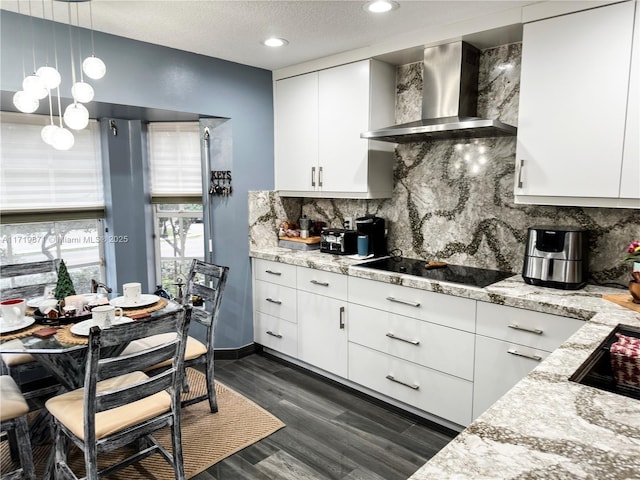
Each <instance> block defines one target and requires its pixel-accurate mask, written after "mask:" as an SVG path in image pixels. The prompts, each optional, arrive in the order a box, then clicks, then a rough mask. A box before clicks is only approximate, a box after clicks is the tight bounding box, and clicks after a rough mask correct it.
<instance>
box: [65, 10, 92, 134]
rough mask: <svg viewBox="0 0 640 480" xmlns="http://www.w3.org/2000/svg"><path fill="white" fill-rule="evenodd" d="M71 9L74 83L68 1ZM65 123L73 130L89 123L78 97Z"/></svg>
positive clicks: (72, 69)
mask: <svg viewBox="0 0 640 480" xmlns="http://www.w3.org/2000/svg"><path fill="white" fill-rule="evenodd" d="M67 7H68V11H69V50H70V51H71V80H72V85H74V86H75V84H76V62H75V59H74V57H75V55H74V54H73V35H72V32H71V23H72V21H71V3H67ZM63 118H64V123H65V124H66V125H67V127H69V128H71V129H73V130H82V129H83V128H85V127H86V126H87V125H88V124H89V111H88V110H87V108H86V107H85V106H84V105H82V104H81V103H78V101H77V99H76V98H75V96H74V98H73V103H72V104H70V105H69V106H68V107H67V108H66V109H65V111H64V116H63Z"/></svg>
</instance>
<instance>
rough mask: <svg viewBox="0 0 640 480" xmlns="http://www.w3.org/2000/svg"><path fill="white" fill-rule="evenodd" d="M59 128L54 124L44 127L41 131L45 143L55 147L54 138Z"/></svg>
mask: <svg viewBox="0 0 640 480" xmlns="http://www.w3.org/2000/svg"><path fill="white" fill-rule="evenodd" d="M59 128H60V127H58V126H57V125H53V124H51V125H47V126H45V127H42V130H40V136H41V137H42V140H44V143H46V144H47V145H53V138H54V136H55V134H56V132H57V131H58V129H59Z"/></svg>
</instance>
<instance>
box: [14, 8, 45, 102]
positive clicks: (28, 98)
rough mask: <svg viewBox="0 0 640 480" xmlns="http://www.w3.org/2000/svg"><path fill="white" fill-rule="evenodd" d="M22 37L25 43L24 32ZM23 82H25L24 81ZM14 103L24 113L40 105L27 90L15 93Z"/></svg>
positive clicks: (23, 69)
mask: <svg viewBox="0 0 640 480" xmlns="http://www.w3.org/2000/svg"><path fill="white" fill-rule="evenodd" d="M18 13H20V2H18ZM23 32H24V30H23ZM22 37H23V38H22V40H23V42H22V43H24V33H23V34H22ZM22 76H23V77H25V76H26V75H25V66H24V54H23V55H22ZM23 84H24V81H23ZM23 88H24V86H23ZM13 104H14V105H15V107H16V108H17V109H18V110H20V111H21V112H23V113H33V112H35V111H36V110H37V109H38V107H39V106H40V101H39V100H38V99H37V98H36V97H35V95H33V94H31V93H29V92H27V91H25V90H19V91H17V92H16V93H14V94H13Z"/></svg>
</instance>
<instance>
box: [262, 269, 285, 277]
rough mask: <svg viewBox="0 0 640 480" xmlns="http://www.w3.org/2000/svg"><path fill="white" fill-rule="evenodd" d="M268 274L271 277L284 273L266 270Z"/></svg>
mask: <svg viewBox="0 0 640 480" xmlns="http://www.w3.org/2000/svg"><path fill="white" fill-rule="evenodd" d="M265 272H266V273H268V274H270V275H278V276H280V275H282V272H274V271H273V270H265Z"/></svg>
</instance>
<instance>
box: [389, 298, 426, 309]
mask: <svg viewBox="0 0 640 480" xmlns="http://www.w3.org/2000/svg"><path fill="white" fill-rule="evenodd" d="M387 300H389V301H390V302H395V303H402V304H403V305H410V306H412V307H419V306H420V304H419V303H418V302H411V301H409V300H402V299H399V298H395V297H387Z"/></svg>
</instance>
